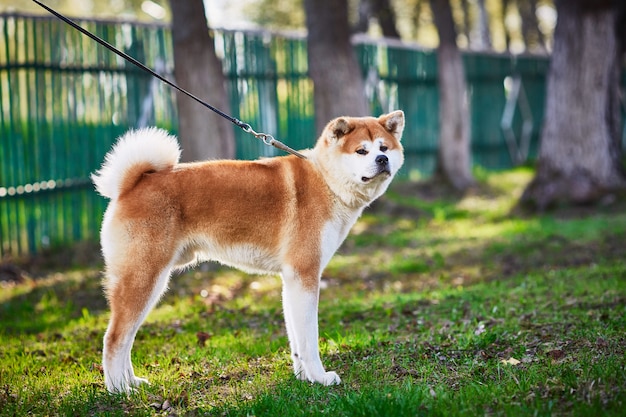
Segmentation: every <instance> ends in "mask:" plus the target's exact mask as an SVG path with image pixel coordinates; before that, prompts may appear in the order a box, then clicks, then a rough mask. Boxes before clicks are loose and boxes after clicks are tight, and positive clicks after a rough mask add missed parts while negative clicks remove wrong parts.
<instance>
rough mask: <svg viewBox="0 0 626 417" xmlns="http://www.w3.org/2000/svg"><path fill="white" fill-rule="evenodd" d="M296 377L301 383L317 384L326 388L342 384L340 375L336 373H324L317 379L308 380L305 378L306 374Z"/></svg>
mask: <svg viewBox="0 0 626 417" xmlns="http://www.w3.org/2000/svg"><path fill="white" fill-rule="evenodd" d="M296 376H297V377H298V379H299V380H301V381H309V382H316V383H318V384H322V385H325V386H328V385H339V384H341V378H339V375H337V373H336V372H324V373H323V374H321V375H319V376H317V377H308V378H306V377H305V375H304V373H301V374H300V375H296Z"/></svg>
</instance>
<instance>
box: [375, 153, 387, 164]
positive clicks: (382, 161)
mask: <svg viewBox="0 0 626 417" xmlns="http://www.w3.org/2000/svg"><path fill="white" fill-rule="evenodd" d="M375 161H376V165H382V166H384V165H387V164H388V163H389V158H387V155H378V156H377V157H376V160H375Z"/></svg>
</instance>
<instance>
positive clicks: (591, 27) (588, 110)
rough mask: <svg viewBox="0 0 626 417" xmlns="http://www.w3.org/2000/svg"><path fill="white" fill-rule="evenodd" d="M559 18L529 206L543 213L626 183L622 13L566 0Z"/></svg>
mask: <svg viewBox="0 0 626 417" xmlns="http://www.w3.org/2000/svg"><path fill="white" fill-rule="evenodd" d="M557 12H558V21H557V26H556V28H555V33H554V52H553V53H552V60H551V63H550V70H549V73H548V87H547V96H546V112H545V116H544V126H543V130H542V134H541V147H540V151H539V159H538V164H537V172H536V175H535V178H534V179H533V181H532V182H531V183H530V184H529V186H528V187H527V188H526V190H525V192H524V194H523V196H522V200H521V201H522V203H525V204H527V205H533V206H535V207H537V208H538V209H539V210H543V209H545V208H548V207H550V206H552V205H554V204H558V203H570V204H571V203H574V204H576V203H590V202H593V201H597V200H599V199H601V198H602V197H603V196H605V195H606V194H607V193H611V192H614V191H615V189H617V188H621V187H624V185H625V179H626V178H625V176H624V172H623V169H622V165H621V164H622V162H621V158H622V152H621V143H620V130H621V117H620V109H619V97H618V94H619V77H620V72H621V59H620V55H621V54H620V51H621V50H622V46H621V45H620V41H619V40H618V37H617V35H616V29H617V28H618V27H619V25H618V22H617V9H616V6H613V5H612V4H611V2H610V1H598V2H593V1H591V0H587V1H585V0H576V1H573V0H567V1H565V0H564V1H559V2H557ZM623 23H624V22H621V24H623Z"/></svg>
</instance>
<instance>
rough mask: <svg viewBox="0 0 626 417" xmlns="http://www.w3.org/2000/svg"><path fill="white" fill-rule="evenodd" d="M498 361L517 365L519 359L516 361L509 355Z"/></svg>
mask: <svg viewBox="0 0 626 417" xmlns="http://www.w3.org/2000/svg"><path fill="white" fill-rule="evenodd" d="M500 363H504V364H508V365H518V364H519V363H520V361H518V360H517V359H515V358H513V357H511V358H509V359H506V360H505V359H502V360H501V361H500Z"/></svg>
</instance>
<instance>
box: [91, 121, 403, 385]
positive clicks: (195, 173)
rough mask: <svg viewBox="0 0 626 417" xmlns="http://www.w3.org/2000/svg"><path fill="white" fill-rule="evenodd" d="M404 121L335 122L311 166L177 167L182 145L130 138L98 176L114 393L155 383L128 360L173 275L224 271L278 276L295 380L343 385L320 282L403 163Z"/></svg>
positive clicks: (135, 134) (154, 132) (107, 350)
mask: <svg viewBox="0 0 626 417" xmlns="http://www.w3.org/2000/svg"><path fill="white" fill-rule="evenodd" d="M403 129H404V113H403V112H402V111H394V112H392V113H389V114H385V115H382V116H380V117H378V118H374V117H359V118H356V117H340V118H337V119H334V120H332V121H331V122H330V123H329V124H328V125H327V126H326V128H325V129H324V131H323V132H322V134H321V136H320V138H319V140H318V141H317V144H316V146H315V147H314V148H313V149H310V150H306V151H303V153H304V154H305V155H306V157H307V159H301V158H298V157H296V156H282V157H276V158H269V159H263V160H259V161H206V162H197V163H178V160H179V156H180V150H179V146H178V143H177V140H176V139H175V138H174V137H172V136H169V135H168V134H167V133H166V132H165V131H162V130H158V129H155V128H152V129H142V130H137V131H131V132H129V133H127V134H126V135H124V136H123V137H121V138H120V139H119V141H118V142H117V144H116V145H115V146H114V147H113V149H112V150H111V151H110V152H109V153H108V154H107V156H106V158H105V161H104V163H103V165H102V168H101V169H100V170H99V171H98V172H96V173H95V174H94V175H93V181H94V183H95V185H96V189H97V190H98V192H99V193H100V194H102V195H103V196H105V197H108V198H109V199H111V202H110V203H109V206H108V208H107V210H106V213H105V215H104V220H103V223H102V233H101V243H102V253H103V255H104V259H105V263H106V278H105V284H104V286H105V291H106V295H107V297H108V301H109V305H110V308H111V318H110V322H109V326H108V328H107V331H106V334H105V337H104V352H103V365H104V376H105V382H106V386H107V388H108V390H109V391H111V392H126V391H129V390H130V389H132V387H135V386H137V385H140V384H141V383H144V382H146V380H144V379H142V378H138V377H136V376H135V374H134V372H133V366H132V363H131V359H130V351H131V348H132V346H133V341H134V339H135V335H136V333H137V330H138V329H139V326H141V323H142V322H143V321H144V319H145V318H146V316H147V315H148V313H149V312H150V310H151V309H152V307H153V306H154V305H155V304H156V302H157V301H158V300H159V298H160V297H161V294H162V293H163V292H164V290H165V289H166V288H167V284H168V281H169V278H170V272H171V271H172V270H173V269H177V268H183V267H186V266H189V265H193V264H196V263H198V262H202V261H207V260H215V261H219V262H221V263H224V264H226V265H232V266H234V267H237V268H240V269H242V270H244V271H249V272H253V273H264V274H280V275H281V277H282V281H283V308H284V315H285V323H286V327H287V335H288V337H289V344H290V347H291V357H292V359H293V368H294V372H295V375H296V377H298V378H299V379H302V380H308V381H312V382H319V383H322V384H324V385H330V384H338V383H339V382H340V378H339V376H338V375H337V374H336V373H335V372H327V371H326V370H325V369H324V366H323V365H322V361H321V359H320V354H319V348H318V325H317V312H318V297H319V282H320V276H321V274H322V271H323V270H324V268H325V267H326V265H327V264H328V262H329V261H330V259H331V257H332V256H333V254H334V253H335V251H336V250H337V248H338V247H339V245H340V244H341V243H342V242H343V240H344V239H345V237H346V235H347V234H348V231H349V230H350V228H351V227H352V225H353V224H354V223H355V221H356V220H357V218H358V217H359V216H360V215H361V213H362V211H363V209H364V208H365V207H366V206H367V205H369V204H370V203H371V202H372V201H374V200H375V199H376V198H378V197H379V196H380V195H381V194H382V193H383V192H384V191H385V190H386V189H387V187H388V186H389V183H390V182H391V180H392V178H393V176H394V175H395V174H396V172H397V171H398V169H399V168H400V167H401V166H402V163H403V161H404V157H403V150H402V145H401V144H400V138H401V136H402V131H403Z"/></svg>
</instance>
